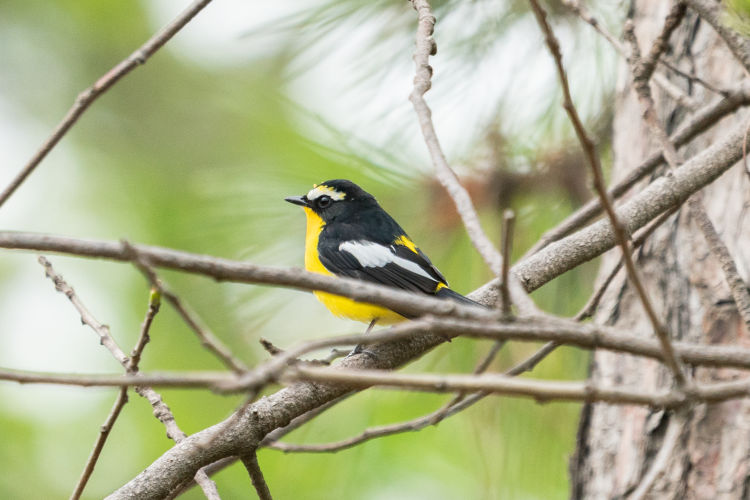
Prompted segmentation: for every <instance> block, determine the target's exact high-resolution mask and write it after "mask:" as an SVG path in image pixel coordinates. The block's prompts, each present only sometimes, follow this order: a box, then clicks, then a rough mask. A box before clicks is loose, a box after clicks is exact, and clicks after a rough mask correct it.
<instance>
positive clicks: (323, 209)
mask: <svg viewBox="0 0 750 500" xmlns="http://www.w3.org/2000/svg"><path fill="white" fill-rule="evenodd" d="M285 200H286V201H288V202H289V203H293V204H295V205H300V206H301V207H304V208H305V209H306V210H311V211H312V212H314V213H315V214H317V215H318V216H319V217H320V218H321V219H323V221H325V222H328V221H331V220H333V219H334V218H336V217H338V216H340V215H341V214H345V213H351V212H352V211H353V210H355V209H356V208H358V207H369V206H372V205H376V204H377V202H376V201H375V198H374V197H373V196H372V195H371V194H369V193H367V192H366V191H365V190H363V189H362V188H361V187H359V186H357V185H356V184H354V183H353V182H352V181H348V180H345V179H334V180H330V181H325V182H323V183H321V184H315V185H314V186H313V188H312V189H311V190H310V191H308V192H307V194H305V195H303V196H290V197H288V198H285Z"/></svg>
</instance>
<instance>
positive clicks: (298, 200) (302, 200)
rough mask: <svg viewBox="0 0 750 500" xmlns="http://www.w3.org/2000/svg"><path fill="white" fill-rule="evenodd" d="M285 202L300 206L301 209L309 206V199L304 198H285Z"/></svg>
mask: <svg viewBox="0 0 750 500" xmlns="http://www.w3.org/2000/svg"><path fill="white" fill-rule="evenodd" d="M284 201H288V202H289V203H294V204H295V205H299V206H301V207H307V206H309V205H308V203H307V198H305V197H304V196H290V197H289V198H284Z"/></svg>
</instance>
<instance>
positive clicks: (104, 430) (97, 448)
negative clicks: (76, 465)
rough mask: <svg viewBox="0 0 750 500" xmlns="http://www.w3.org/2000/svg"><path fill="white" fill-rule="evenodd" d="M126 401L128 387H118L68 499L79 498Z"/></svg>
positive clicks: (74, 499)
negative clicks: (110, 407) (115, 396)
mask: <svg viewBox="0 0 750 500" xmlns="http://www.w3.org/2000/svg"><path fill="white" fill-rule="evenodd" d="M127 402H128V388H127V387H120V391H119V392H118V393H117V399H115V402H114V404H113V405H112V409H111V410H110V411H109V414H108V415H107V418H106V419H105V420H104V423H103V424H102V425H101V427H99V436H97V438H96V442H95V443H94V449H92V450H91V453H90V454H89V458H88V459H87V460H86V465H85V466H84V468H83V472H81V476H80V477H79V478H78V482H77V483H76V485H75V488H73V493H72V494H71V495H70V500H78V499H79V498H81V494H82V493H83V490H84V488H85V487H86V484H87V483H88V481H89V478H90V477H91V474H92V473H93V472H94V467H96V462H97V461H98V460H99V456H100V455H101V453H102V450H103V449H104V444H105V443H106V442H107V438H108V437H109V433H110V431H112V427H113V426H114V425H115V421H116V420H117V417H119V416H120V411H121V410H122V408H123V407H124V406H125V403H127Z"/></svg>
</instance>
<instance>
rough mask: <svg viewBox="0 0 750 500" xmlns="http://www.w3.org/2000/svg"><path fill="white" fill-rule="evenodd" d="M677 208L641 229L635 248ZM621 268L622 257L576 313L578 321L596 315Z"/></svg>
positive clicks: (636, 236)
mask: <svg viewBox="0 0 750 500" xmlns="http://www.w3.org/2000/svg"><path fill="white" fill-rule="evenodd" d="M677 210H678V209H677V208H672V209H671V210H669V211H667V212H664V213H663V214H661V215H660V216H659V217H657V218H656V219H654V220H653V221H652V222H651V224H649V225H648V226H646V227H645V228H643V229H641V231H640V232H639V233H638V234H636V235H635V237H634V238H633V249H634V250H635V249H636V248H639V247H640V246H641V245H643V243H645V241H646V239H647V238H648V237H649V236H650V235H651V234H652V233H653V232H654V231H656V229H657V228H658V227H660V226H661V225H662V224H663V223H664V222H665V221H666V220H667V219H669V218H670V217H671V216H673V215H674V214H675V213H676V212H677ZM620 269H622V258H620V260H618V261H617V264H615V266H614V267H613V268H612V270H611V271H610V272H609V274H608V275H607V276H606V278H604V280H603V281H602V282H601V284H600V285H599V287H598V288H597V290H596V291H595V292H594V293H593V294H592V295H591V297H590V298H589V300H588V302H586V305H585V306H583V308H582V309H581V310H580V312H579V313H578V314H576V316H575V319H576V321H583V320H585V319H588V318H590V317H592V316H593V315H594V312H595V311H596V309H597V307H599V302H600V301H601V300H602V297H603V296H604V292H606V291H607V288H609V285H610V284H611V283H612V280H613V279H615V276H616V275H617V273H618V272H619V271H620Z"/></svg>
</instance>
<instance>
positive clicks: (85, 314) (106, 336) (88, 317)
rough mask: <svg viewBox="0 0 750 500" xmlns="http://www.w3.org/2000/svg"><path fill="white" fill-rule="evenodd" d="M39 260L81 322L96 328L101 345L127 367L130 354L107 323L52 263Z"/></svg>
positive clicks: (42, 259) (93, 328)
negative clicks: (97, 318) (82, 299)
mask: <svg viewBox="0 0 750 500" xmlns="http://www.w3.org/2000/svg"><path fill="white" fill-rule="evenodd" d="M38 260H39V263H40V264H41V265H42V266H43V267H44V272H45V275H46V276H47V277H48V278H49V279H51V280H52V282H53V283H54V284H55V290H57V291H58V292H60V293H62V294H63V295H65V296H66V297H67V298H68V300H70V303H71V304H73V307H75V308H76V310H77V311H78V314H80V315H81V323H83V324H84V325H87V326H89V327H90V328H91V329H92V330H94V332H96V334H97V335H99V342H100V343H101V345H103V346H104V347H106V348H107V349H108V350H109V352H111V353H112V356H114V358H115V359H116V360H117V361H119V363H120V364H121V365H122V366H124V367H127V366H128V364H129V363H130V358H128V355H127V354H125V352H124V351H123V350H122V349H120V346H119V345H117V342H116V341H115V339H114V338H112V335H110V333H109V327H108V326H107V325H102V324H101V323H99V322H98V321H97V320H96V318H95V317H94V316H93V315H92V314H91V312H89V310H88V309H87V308H86V306H85V305H83V303H82V302H81V299H79V298H78V295H76V292H75V290H73V287H71V286H70V285H68V284H67V283H66V282H65V280H64V279H63V277H62V276H60V275H59V274H57V273H56V272H55V269H54V268H53V267H52V264H51V263H50V262H49V261H48V260H47V259H46V258H44V257H42V256H39V259H38Z"/></svg>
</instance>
